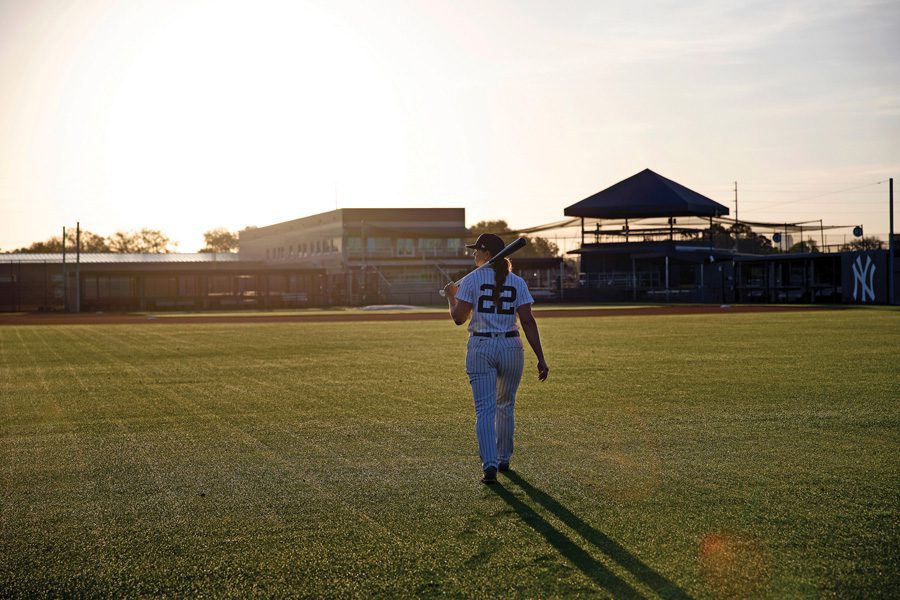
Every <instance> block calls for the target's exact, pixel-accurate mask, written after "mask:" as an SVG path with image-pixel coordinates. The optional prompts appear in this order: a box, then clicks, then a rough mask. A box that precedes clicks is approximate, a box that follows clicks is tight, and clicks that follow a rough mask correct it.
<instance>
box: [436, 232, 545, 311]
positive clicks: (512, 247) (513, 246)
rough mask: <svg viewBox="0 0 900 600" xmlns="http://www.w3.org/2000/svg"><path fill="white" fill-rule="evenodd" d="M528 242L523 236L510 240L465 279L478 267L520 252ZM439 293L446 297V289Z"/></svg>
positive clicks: (483, 266) (481, 267)
mask: <svg viewBox="0 0 900 600" xmlns="http://www.w3.org/2000/svg"><path fill="white" fill-rule="evenodd" d="M527 243H528V238H523V237H520V238H516V239H515V241H513V242H510V243H509V244H507V246H506V248H504V249H503V250H501V251H500V252H498V253H497V254H495V255H494V256H492V257H491V260H489V261H487V262H486V263H484V264H483V265H481V266H480V267H476V268H475V269H472V270H471V271H469V272H468V273H466V276H465V277H463V279H465V278H466V277H468V276H469V275H471V274H472V273H474V272H475V271H477V270H478V269H484V268H485V267H490V266H491V265H493V264H494V263H496V262H497V261H499V260H503V259H504V258H506V257H507V256H509V255H510V254H512V253H513V252H518V251H519V250H521V249H522V248H524V247H525V244H527ZM461 281H462V279H460V280H459V281H456V282H454V283H456V285H459V283H460V282H461ZM438 294H440V295H441V297H442V298H443V297H444V290H439V291H438Z"/></svg>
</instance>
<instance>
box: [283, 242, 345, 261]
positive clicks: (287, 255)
mask: <svg viewBox="0 0 900 600" xmlns="http://www.w3.org/2000/svg"><path fill="white" fill-rule="evenodd" d="M340 251H341V238H328V239H325V240H316V241H314V242H313V241H309V242H298V243H297V244H296V245H294V244H290V245H288V246H280V247H278V248H266V260H290V259H294V258H303V257H306V256H319V255H322V254H331V253H333V252H340Z"/></svg>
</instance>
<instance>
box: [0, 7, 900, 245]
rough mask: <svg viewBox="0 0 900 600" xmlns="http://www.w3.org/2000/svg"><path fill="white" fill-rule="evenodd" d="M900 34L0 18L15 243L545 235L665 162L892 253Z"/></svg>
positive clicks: (615, 16) (12, 11) (512, 20)
mask: <svg viewBox="0 0 900 600" xmlns="http://www.w3.org/2000/svg"><path fill="white" fill-rule="evenodd" d="M898 31H900V2H896V1H852V0H843V1H840V2H832V1H829V0H809V1H807V0H800V1H790V0H788V1H771V2H770V1H760V2H737V1H733V0H709V1H707V0H702V1H684V0H682V1H660V0H656V1H633V2H613V1H609V2H603V1H597V0H592V1H559V0H555V1H533V0H532V1H529V0H517V1H504V0H496V1H490V0H478V1H468V0H454V1H452V2H450V1H447V2H436V1H427V0H418V1H412V0H379V1H378V2H371V1H366V0H359V1H351V0H327V1H303V0H290V1H288V0H285V1H271V0H254V1H253V2H237V1H229V0H208V1H207V0H177V1H170V0H150V1H144V0H118V1H112V0H73V1H72V2H61V1H59V0H50V1H47V0H0V132H2V135H0V249H2V250H5V251H9V250H12V249H14V248H17V247H21V246H26V245H28V244H30V243H31V242H33V241H37V240H45V239H47V238H49V237H50V236H53V235H59V233H60V231H61V229H62V227H63V226H68V227H74V225H75V222H76V221H80V222H81V225H82V227H83V228H85V229H88V230H90V231H93V232H95V233H98V234H101V235H109V234H112V233H113V232H115V231H118V230H134V229H139V228H142V227H150V228H154V229H161V230H163V231H164V232H165V233H167V234H168V235H169V236H170V237H171V238H172V239H174V240H176V241H177V242H178V249H179V251H184V252H192V251H195V250H197V249H199V248H200V247H201V246H202V244H203V239H202V233H203V232H204V231H207V230H209V229H212V228H215V227H226V228H229V229H240V228H243V227H245V226H248V225H257V226H262V225H268V224H272V223H277V222H280V221H285V220H290V219H295V218H299V217H303V216H307V215H310V214H315V213H318V212H324V211H328V210H332V209H334V208H335V207H340V208H351V207H410V206H426V207H427V206H434V207H464V208H465V209H466V216H467V224H469V225H471V224H474V223H475V222H476V221H480V220H483V219H492V220H493V219H505V220H506V221H507V222H509V223H510V225H512V226H513V227H516V228H524V227H530V226H535V225H539V224H542V223H548V222H552V221H557V220H560V219H562V218H563V209H564V208H565V207H566V206H569V205H571V204H574V203H575V202H577V201H579V200H581V199H583V198H585V197H587V196H589V195H591V194H593V193H595V192H597V191H600V190H601V189H604V188H606V187H608V186H610V185H612V184H614V183H616V182H618V181H620V180H622V179H625V178H626V177H629V176H631V175H633V174H635V173H637V172H638V171H641V170H643V169H644V168H650V169H653V170H654V171H656V172H657V173H660V174H661V175H664V176H666V177H668V178H670V179H674V180H675V181H678V182H679V183H681V184H683V185H686V186H687V187H690V188H691V189H694V190H696V191H698V192H700V193H702V194H704V195H706V196H709V197H710V198H713V199H714V200H717V201H719V202H721V203H722V204H725V205H726V206H729V207H730V208H731V209H732V215H733V214H734V211H733V209H734V195H735V194H734V190H733V188H734V182H735V181H737V182H738V183H737V185H738V202H739V216H740V217H741V219H747V220H759V221H776V222H782V221H801V220H813V219H824V220H825V223H826V224H827V223H831V224H846V225H857V224H861V225H863V226H864V228H865V231H866V234H867V235H868V234H881V235H886V233H887V231H888V206H887V205H888V184H887V182H886V180H887V179H888V178H890V177H900V36H898V35H897V32H898ZM879 182H880V183H879ZM898 229H900V227H898Z"/></svg>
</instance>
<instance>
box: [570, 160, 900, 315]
mask: <svg viewBox="0 0 900 600" xmlns="http://www.w3.org/2000/svg"><path fill="white" fill-rule="evenodd" d="M728 212H729V211H728V208H727V207H725V206H723V205H722V204H719V203H718V202H715V201H714V200H711V199H709V198H707V197H705V196H703V195H701V194H698V193H697V192H694V191H693V190H690V189H688V188H686V187H685V186H683V185H681V184H679V183H677V182H674V181H672V180H670V179H666V178H665V177H663V176H661V175H659V174H657V173H654V172H653V171H651V170H650V169H645V170H644V171H641V172H640V173H637V174H636V175H633V176H632V177H629V178H628V179H625V180H623V181H620V182H619V183H617V184H615V185H613V186H611V187H609V188H607V189H605V190H602V191H600V192H598V193H597V194H594V195H592V196H590V197H588V198H585V199H584V200H582V201H580V202H577V203H575V204H573V205H571V206H569V207H567V208H566V209H565V214H566V215H567V216H572V217H577V218H580V219H581V237H582V243H581V247H580V248H579V249H577V250H574V251H573V252H572V254H576V255H578V256H579V258H580V275H579V285H578V287H577V289H575V290H572V291H571V292H568V293H567V294H566V297H567V298H569V299H580V300H585V301H617V302H660V301H664V302H701V303H732V302H770V303H785V302H804V303H820V302H832V303H847V304H854V303H858V304H886V303H888V302H889V298H890V295H889V289H890V286H891V285H893V286H894V289H895V297H896V292H897V291H898V290H900V286H898V285H897V284H898V277H897V273H896V272H895V273H893V276H892V275H891V273H890V272H889V271H890V264H891V263H890V261H889V257H888V251H886V250H869V251H864V252H851V251H838V252H811V253H796V252H794V253H791V252H784V253H777V252H775V248H774V247H772V248H762V247H760V246H758V245H757V246H754V245H753V244H747V243H746V242H752V241H753V239H752V238H750V239H748V240H736V239H733V238H730V237H727V236H722V235H721V233H722V232H724V231H725V228H724V227H723V226H724V225H728V226H730V227H734V226H735V225H746V224H745V223H741V224H738V223H737V222H736V221H734V220H730V219H727V218H726V215H728ZM588 220H591V221H593V223H592V225H593V226H589V225H588ZM787 227H788V226H787V225H785V228H786V229H787ZM819 228H822V229H823V230H824V226H822V225H820V226H819ZM819 228H817V229H819ZM796 229H799V231H800V234H801V238H802V234H803V226H802V225H800V226H799V227H794V230H796ZM748 230H749V228H748ZM808 230H809V227H808V226H807V231H808ZM784 236H785V238H787V237H788V234H787V231H785V234H784ZM757 239H759V236H757ZM823 239H824V233H823ZM823 246H824V244H823ZM895 246H896V245H895ZM895 253H896V247H895ZM895 258H896V256H895ZM894 263H895V266H894V268H895V269H897V267H898V266H900V263H898V262H897V261H896V260H895V261H894Z"/></svg>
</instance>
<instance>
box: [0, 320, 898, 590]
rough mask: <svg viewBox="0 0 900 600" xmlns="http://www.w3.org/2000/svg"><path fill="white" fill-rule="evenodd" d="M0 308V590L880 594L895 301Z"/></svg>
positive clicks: (886, 555) (886, 574)
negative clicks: (493, 455)
mask: <svg viewBox="0 0 900 600" xmlns="http://www.w3.org/2000/svg"><path fill="white" fill-rule="evenodd" d="M541 326H542V334H543V337H544V340H545V348H546V352H547V357H548V362H549V364H550V367H551V373H550V380H549V381H548V382H546V383H543V384H540V383H538V382H537V381H536V380H535V377H534V372H533V371H534V360H533V358H532V357H531V355H530V354H527V355H526V356H527V365H528V368H527V370H526V379H525V381H524V382H523V385H522V387H521V389H520V393H519V400H518V406H517V436H516V443H517V446H516V454H515V455H514V456H513V468H514V470H515V472H514V473H513V474H511V475H510V476H509V477H502V476H501V485H500V486H495V487H492V488H489V487H487V486H483V485H481V484H480V483H478V477H479V476H480V469H479V462H478V458H477V448H476V445H475V436H474V432H473V426H474V416H473V411H472V406H471V404H472V402H471V399H470V395H469V390H468V384H467V381H466V377H465V373H464V366H463V355H464V351H465V333H464V332H463V330H462V329H459V328H455V327H453V325H452V324H451V323H450V322H449V320H448V322H446V323H442V322H434V321H422V322H392V323H288V324H198V325H188V324H184V325H174V324H173V325H137V326H128V325H119V326H115V325H110V326H51V327H43V326H33V327H16V326H8V327H0V371H2V376H0V467H2V469H0V501H2V515H0V596H32V595H52V596H59V595H91V596H94V595H112V596H121V595H127V596H137V595H158V594H165V595H179V596H181V595H196V594H198V593H202V594H203V595H207V596H210V595H212V596H220V595H231V596H242V597H244V596H249V595H263V596H287V595H303V596H342V597H343V596H353V595H360V596H383V595H391V596H398V595H399V596H411V595H426V596H437V595H450V596H479V597H485V596H506V595H515V596H520V597H569V596H590V595H599V596H601V597H602V596H615V597H619V598H628V597H646V598H655V597H664V598H686V597H695V598H715V597H745V596H764V597H786V598H787V597H790V598H794V597H821V596H826V597H827V596H836V597H860V598H872V597H879V596H883V597H889V596H893V595H894V594H896V592H897V590H898V589H900V575H898V572H900V557H898V547H900V535H898V533H900V519H898V516H900V463H898V449H900V400H898V396H900V393H898V392H900V383H898V382H900V312H897V311H859V310H844V311H833V312H831V311H829V312H818V313H812V312H810V313H778V314H765V315H753V314H740V315H738V314H734V315H716V316H702V315H700V316H658V317H621V318H604V317H594V318H569V317H561V318H554V319H547V320H545V321H542V322H541Z"/></svg>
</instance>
